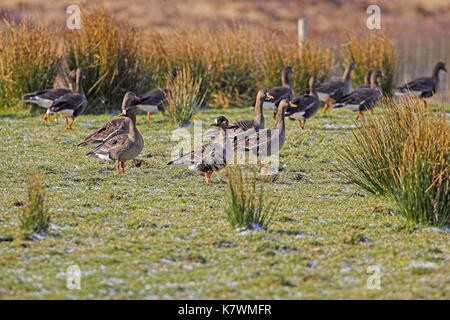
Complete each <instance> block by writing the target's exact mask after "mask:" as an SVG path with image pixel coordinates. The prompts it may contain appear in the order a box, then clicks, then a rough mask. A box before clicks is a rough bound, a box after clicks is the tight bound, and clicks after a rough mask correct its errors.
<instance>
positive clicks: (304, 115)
mask: <svg viewBox="0 0 450 320" xmlns="http://www.w3.org/2000/svg"><path fill="white" fill-rule="evenodd" d="M317 83H318V79H317V78H316V77H311V78H309V94H304V95H301V96H298V97H296V98H294V100H292V102H291V108H288V109H287V111H286V116H287V117H289V119H291V120H297V121H298V123H299V125H300V128H302V129H305V123H306V119H309V118H311V117H312V116H313V115H314V114H316V112H317V110H319V107H320V100H319V98H318V97H317V94H316V85H317Z"/></svg>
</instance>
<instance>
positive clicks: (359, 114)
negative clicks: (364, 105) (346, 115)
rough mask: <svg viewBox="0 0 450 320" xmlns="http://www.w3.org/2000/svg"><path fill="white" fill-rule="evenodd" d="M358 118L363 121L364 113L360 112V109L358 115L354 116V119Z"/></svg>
mask: <svg viewBox="0 0 450 320" xmlns="http://www.w3.org/2000/svg"><path fill="white" fill-rule="evenodd" d="M359 118H361V120H362V121H364V114H363V113H362V111H360V112H359V113H358V115H357V116H356V118H355V121H358V119H359Z"/></svg>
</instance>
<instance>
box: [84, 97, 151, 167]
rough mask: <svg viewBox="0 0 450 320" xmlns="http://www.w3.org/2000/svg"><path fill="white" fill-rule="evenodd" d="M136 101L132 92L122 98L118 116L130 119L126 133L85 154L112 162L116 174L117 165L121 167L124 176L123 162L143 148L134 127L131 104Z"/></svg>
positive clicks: (133, 111) (134, 121) (133, 110)
mask: <svg viewBox="0 0 450 320" xmlns="http://www.w3.org/2000/svg"><path fill="white" fill-rule="evenodd" d="M137 100H138V98H137V97H136V95H135V94H134V93H133V92H127V93H126V94H125V96H124V98H123V103H122V105H125V108H123V111H122V113H121V114H120V116H121V117H127V118H128V119H130V120H129V121H130V122H131V125H130V126H129V130H128V132H123V133H120V134H117V135H115V136H114V137H112V138H109V139H108V140H106V141H105V142H103V143H101V144H100V145H99V146H97V147H96V148H94V149H93V150H92V151H90V152H88V153H87V154H86V155H88V156H96V157H98V158H100V159H102V160H108V161H114V162H115V163H116V164H115V169H116V173H117V174H119V173H120V172H119V164H120V166H121V167H122V174H124V173H125V162H127V161H129V160H133V159H134V158H136V157H137V156H138V155H139V154H140V153H141V151H142V149H143V147H144V138H143V137H142V135H141V134H140V132H139V130H138V129H137V127H136V111H135V107H134V105H133V103H135V102H136V101H137Z"/></svg>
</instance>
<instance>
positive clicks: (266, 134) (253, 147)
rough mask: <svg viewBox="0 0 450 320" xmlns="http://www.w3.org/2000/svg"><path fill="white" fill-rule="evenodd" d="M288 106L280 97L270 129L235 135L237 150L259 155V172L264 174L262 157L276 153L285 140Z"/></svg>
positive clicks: (286, 101) (285, 100) (287, 102)
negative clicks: (274, 120) (285, 118)
mask: <svg viewBox="0 0 450 320" xmlns="http://www.w3.org/2000/svg"><path fill="white" fill-rule="evenodd" d="M288 107H289V101H288V100H287V99H282V100H281V101H280V103H279V104H278V110H277V119H276V122H275V126H274V127H273V128H272V129H263V130H259V131H258V132H255V133H253V134H250V135H247V133H246V132H243V133H241V134H239V135H237V136H236V141H237V146H236V147H235V148H234V149H235V150H237V151H246V152H251V153H253V154H254V155H257V156H259V160H260V166H261V173H262V174H265V173H266V170H265V167H264V159H265V158H266V157H268V156H271V155H273V154H277V153H278V152H279V151H280V150H281V148H282V147H283V145H284V141H285V138H286V137H285V128H286V126H285V120H284V117H285V113H286V110H287V108H288Z"/></svg>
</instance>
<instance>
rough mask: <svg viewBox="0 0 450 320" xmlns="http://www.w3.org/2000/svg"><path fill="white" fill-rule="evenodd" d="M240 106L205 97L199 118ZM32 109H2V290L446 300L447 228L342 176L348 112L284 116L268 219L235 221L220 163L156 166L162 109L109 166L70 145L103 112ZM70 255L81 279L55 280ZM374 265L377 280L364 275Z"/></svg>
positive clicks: (48, 295)
mask: <svg viewBox="0 0 450 320" xmlns="http://www.w3.org/2000/svg"><path fill="white" fill-rule="evenodd" d="M448 109H449V108H448V106H447V110H448ZM447 112H449V111H447ZM251 113H252V111H251V110H250V109H248V108H241V109H226V110H210V109H205V110H202V111H201V112H199V113H198V114H197V115H196V119H201V120H203V121H204V123H205V124H207V123H210V122H211V121H212V120H213V119H214V118H215V117H216V116H217V115H219V114H223V115H225V116H226V117H228V118H229V119H232V120H237V119H245V118H249V117H251ZM374 116H376V112H375V115H374ZM40 117H41V116H40V115H34V116H30V115H29V114H25V113H22V114H20V113H19V114H15V115H1V116H0V150H1V152H0V154H1V157H0V185H1V188H0V190H1V197H0V239H1V240H0V298H1V299H11V298H14V299H17V298H23V299H83V298H96V299H100V298H107V299H119V298H132V299H283V298H284V299H317V298H320V299H324V298H325V299H341V298H345V299H351V298H355V299H390V298H391V299H422V298H425V299H432V298H436V299H448V298H449V292H448V290H449V287H450V279H449V277H448V275H449V274H450V272H449V271H450V270H449V263H448V261H449V258H450V252H449V248H448V243H449V231H448V228H447V227H444V228H435V227H427V226H422V225H409V224H407V223H405V220H404V218H402V217H399V216H397V215H395V214H393V212H394V204H393V203H392V202H390V201H389V200H388V199H380V198H376V197H374V196H371V195H369V194H366V193H364V192H362V191H361V190H360V189H358V188H357V187H356V186H354V185H352V184H349V183H348V182H346V180H345V179H343V178H342V177H341V175H340V168H339V162H338V161H337V155H336V153H335V150H336V146H337V145H339V143H340V142H341V141H343V140H345V139H347V138H348V137H350V135H351V130H352V128H354V125H355V124H354V122H353V117H354V114H353V113H351V112H349V111H346V110H339V112H338V113H336V114H334V115H317V116H316V117H314V118H313V119H311V120H310V121H308V123H307V130H305V131H300V130H299V128H298V125H297V123H296V122H291V121H288V123H287V141H286V144H285V146H284V148H283V150H282V151H281V154H280V172H279V174H277V175H276V176H275V177H273V178H270V179H268V180H266V181H265V183H264V186H265V190H266V194H267V195H272V196H273V198H274V199H275V200H277V201H279V202H278V203H279V206H278V208H277V210H276V213H275V215H274V217H273V224H272V225H271V226H270V227H269V228H268V229H267V230H261V231H245V232H242V231H237V230H234V229H233V228H231V227H230V225H229V224H228V222H227V221H226V215H225V212H224V209H225V207H226V206H227V205H228V192H229V191H228V187H227V185H226V179H225V175H224V172H220V173H218V174H214V175H213V183H212V184H211V185H206V184H205V183H204V178H203V177H202V176H201V175H199V174H196V173H191V172H189V171H187V170H181V169H172V168H169V167H167V166H166V163H167V162H168V161H169V156H170V153H171V150H172V149H171V148H172V146H173V145H174V144H175V142H173V141H170V136H171V132H172V130H173V129H174V126H173V125H171V124H170V123H169V122H168V121H167V119H166V118H164V117H163V116H162V115H160V114H155V115H153V116H152V119H151V121H147V120H146V119H145V116H143V115H142V116H139V117H138V122H137V126H138V128H139V130H140V131H141V133H142V134H143V136H144V139H145V147H144V151H143V152H142V153H141V155H140V156H139V160H140V161H139V166H138V167H137V166H136V165H130V166H129V167H128V170H127V173H126V174H125V175H120V176H118V175H114V173H113V171H112V170H111V169H112V164H108V163H105V162H101V161H100V160H98V159H95V158H89V157H86V156H85V153H86V152H87V149H85V148H79V147H77V146H76V144H77V143H78V142H79V141H81V140H82V138H83V137H85V136H86V135H87V134H88V133H90V132H92V131H93V130H94V129H96V128H97V127H99V126H101V125H102V124H103V123H104V122H106V121H107V120H108V119H110V118H111V117H110V116H108V115H101V116H94V115H83V116H80V117H79V118H78V119H77V121H76V122H75V125H74V130H72V131H65V130H63V127H64V125H63V123H62V121H61V122H60V123H57V124H55V123H49V124H47V123H45V122H44V121H42V119H41V118H40ZM270 118H271V117H270V114H269V113H267V114H266V121H267V122H266V126H267V127H271V126H272V124H273V121H272V120H271V119H270ZM190 130H192V129H190ZM30 169H34V170H36V171H38V172H39V173H40V174H41V182H42V183H43V185H44V186H45V190H46V207H47V209H48V211H49V212H50V213H51V227H50V231H49V233H48V234H47V235H45V236H39V235H35V237H34V238H33V240H32V241H30V240H23V239H21V237H20V235H19V233H18V228H19V227H18V224H19V222H18V221H19V215H20V213H21V210H22V208H21V206H22V205H23V202H24V201H26V190H25V178H26V175H27V173H28V172H29V170H30ZM11 237H12V239H11ZM11 240H12V241H11ZM71 265H78V266H79V267H80V269H81V273H82V277H81V289H80V290H69V289H67V288H66V270H67V268H68V267H69V266H71ZM374 265H378V266H380V268H381V279H380V281H381V289H379V290H377V289H375V290H370V289H368V287H367V279H368V277H369V276H370V274H368V273H367V269H368V267H369V266H374Z"/></svg>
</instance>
